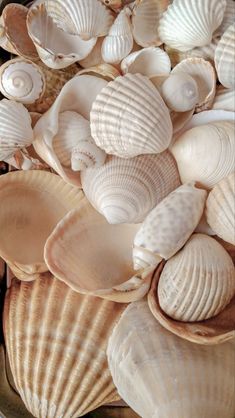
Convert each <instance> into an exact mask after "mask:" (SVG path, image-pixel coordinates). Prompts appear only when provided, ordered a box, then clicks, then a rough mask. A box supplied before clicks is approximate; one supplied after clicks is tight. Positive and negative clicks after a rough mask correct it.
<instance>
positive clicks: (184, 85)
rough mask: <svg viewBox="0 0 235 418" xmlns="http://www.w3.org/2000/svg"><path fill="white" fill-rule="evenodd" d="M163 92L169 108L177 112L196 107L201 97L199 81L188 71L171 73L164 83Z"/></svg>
mask: <svg viewBox="0 0 235 418" xmlns="http://www.w3.org/2000/svg"><path fill="white" fill-rule="evenodd" d="M161 94H162V98H163V99H164V101H165V103H166V104H167V106H168V107H169V109H171V110H173V111H175V112H187V111H189V110H192V109H194V108H195V106H196V104H197V103H198V99H199V92H198V86H197V83H196V81H195V80H194V79H193V78H192V77H191V76H190V75H188V74H186V73H176V74H174V73H173V74H171V75H170V76H169V77H168V78H167V79H166V80H165V81H164V83H163V84H162V86H161Z"/></svg>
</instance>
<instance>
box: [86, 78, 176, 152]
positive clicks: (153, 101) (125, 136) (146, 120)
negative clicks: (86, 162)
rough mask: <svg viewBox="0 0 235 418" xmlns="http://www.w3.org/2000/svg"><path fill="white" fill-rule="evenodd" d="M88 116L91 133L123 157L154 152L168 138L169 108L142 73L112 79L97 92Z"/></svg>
mask: <svg viewBox="0 0 235 418" xmlns="http://www.w3.org/2000/svg"><path fill="white" fill-rule="evenodd" d="M90 117H91V134H92V137H93V138H94V140H95V142H96V144H97V145H98V146H99V147H100V148H102V149H104V150H105V151H106V152H107V154H113V155H117V156H119V157H122V158H132V157H135V156H137V155H140V154H151V153H153V154H155V153H159V152H162V151H164V150H165V149H166V148H167V147H168V146H169V144H170V141H171V137H172V123H171V119H170V115H169V110H168V108H167V107H166V105H165V103H164V101H163V100H162V98H161V96H160V94H159V93H158V91H157V90H156V89H155V87H154V86H153V84H152V83H151V82H150V81H149V80H148V79H147V77H144V76H142V75H141V74H126V75H125V76H123V77H117V78H116V79H115V80H114V81H111V82H110V83H109V84H108V85H107V86H106V87H105V88H104V89H103V90H102V91H101V92H100V94H99V95H98V96H97V98H96V100H95V102H94V103H93V106H92V110H91V115H90Z"/></svg>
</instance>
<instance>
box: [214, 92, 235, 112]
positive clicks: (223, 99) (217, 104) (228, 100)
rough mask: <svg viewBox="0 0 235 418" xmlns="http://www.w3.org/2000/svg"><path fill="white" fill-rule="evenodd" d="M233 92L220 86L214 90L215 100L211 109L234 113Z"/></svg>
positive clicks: (234, 101)
mask: <svg viewBox="0 0 235 418" xmlns="http://www.w3.org/2000/svg"><path fill="white" fill-rule="evenodd" d="M234 97H235V90H234V89H226V88H224V87H223V86H222V85H220V86H219V87H218V88H217V90H216V95H215V99H214V102H213V106H212V109H216V110H217V109H218V110H228V111H230V112H235V100H234Z"/></svg>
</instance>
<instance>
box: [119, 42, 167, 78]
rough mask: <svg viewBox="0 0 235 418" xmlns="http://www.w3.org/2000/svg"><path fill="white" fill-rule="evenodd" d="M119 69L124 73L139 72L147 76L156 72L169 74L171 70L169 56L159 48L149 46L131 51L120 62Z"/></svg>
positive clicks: (151, 75)
mask: <svg viewBox="0 0 235 418" xmlns="http://www.w3.org/2000/svg"><path fill="white" fill-rule="evenodd" d="M121 69H122V72H123V73H124V74H126V73H132V74H136V73H140V74H142V75H146V76H147V77H153V76H154V75H156V74H169V73H170V71H171V62H170V58H169V56H168V55H167V53H166V52H165V51H163V50H162V49H161V48H155V47H153V46H150V47H149V48H143V49H140V50H139V51H136V52H132V53H131V54H130V55H128V56H127V57H126V58H124V60H123V61H122V63H121Z"/></svg>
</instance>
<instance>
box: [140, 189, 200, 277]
mask: <svg viewBox="0 0 235 418" xmlns="http://www.w3.org/2000/svg"><path fill="white" fill-rule="evenodd" d="M206 196H207V193H206V191H205V190H200V189H197V188H196V187H194V185H191V184H184V185H183V186H180V187H179V188H177V189H176V190H174V191H173V192H171V193H170V194H169V195H168V196H167V197H165V199H163V200H162V201H161V202H160V203H159V204H158V205H157V206H156V207H155V208H154V209H153V210H152V211H151V212H150V213H149V214H148V216H147V217H146V219H145V220H144V222H143V223H142V225H141V227H140V229H139V231H138V232H137V234H136V236H135V239H134V249H133V260H134V267H135V269H139V268H141V267H142V268H143V267H147V266H148V265H149V262H148V261H149V259H150V258H152V260H153V263H154V264H155V265H156V264H158V262H159V261H160V260H161V259H163V258H164V259H166V260H167V259H169V258H170V257H172V256H173V255H174V254H176V252H177V251H178V250H179V249H180V248H182V247H183V245H184V244H185V243H186V241H187V240H188V238H189V237H190V235H191V234H192V233H193V231H194V229H195V228H196V226H197V224H198V222H199V220H200V218H201V216H202V213H203V209H204V204H205V201H206Z"/></svg>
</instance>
